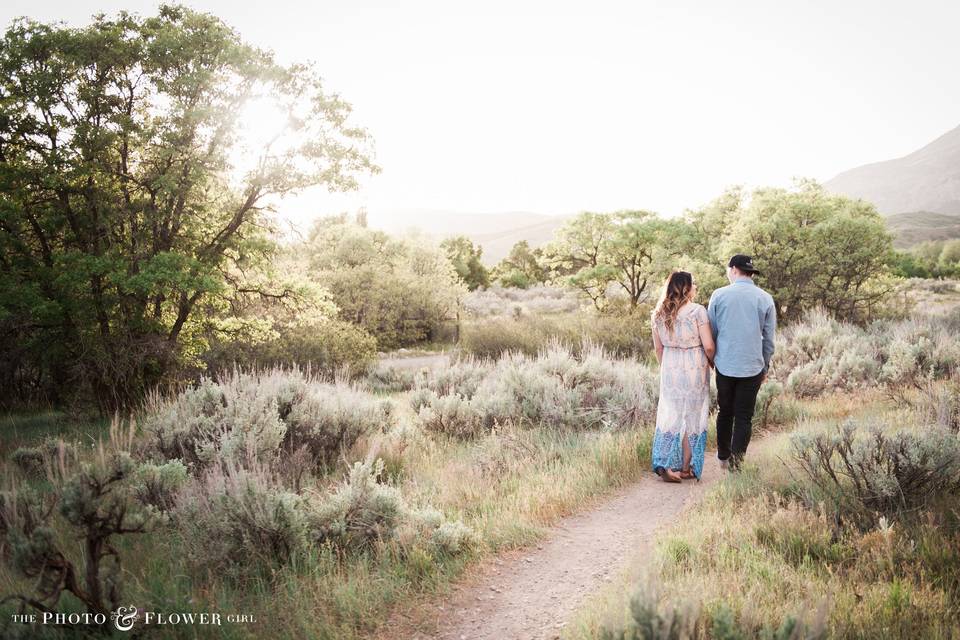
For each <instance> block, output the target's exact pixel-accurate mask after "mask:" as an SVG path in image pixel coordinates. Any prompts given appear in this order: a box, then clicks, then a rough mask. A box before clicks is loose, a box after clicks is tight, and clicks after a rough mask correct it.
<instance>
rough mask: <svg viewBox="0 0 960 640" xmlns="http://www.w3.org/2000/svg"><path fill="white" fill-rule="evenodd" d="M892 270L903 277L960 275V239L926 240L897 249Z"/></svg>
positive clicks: (947, 276) (955, 276) (953, 276)
mask: <svg viewBox="0 0 960 640" xmlns="http://www.w3.org/2000/svg"><path fill="white" fill-rule="evenodd" d="M894 271H895V273H896V274H897V275H899V276H901V277H904V278H957V277H960V239H954V240H933V241H927V242H922V243H920V244H918V245H915V246H913V247H910V248H909V249H907V250H905V251H898V252H897V253H896V259H895V262H894Z"/></svg>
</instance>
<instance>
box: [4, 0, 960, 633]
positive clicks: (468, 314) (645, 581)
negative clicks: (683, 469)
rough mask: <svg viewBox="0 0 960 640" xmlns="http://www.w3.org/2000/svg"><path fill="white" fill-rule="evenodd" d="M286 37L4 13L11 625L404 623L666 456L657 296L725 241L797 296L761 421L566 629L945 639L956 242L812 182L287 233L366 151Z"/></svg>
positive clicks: (781, 311) (362, 628) (289, 629)
mask: <svg viewBox="0 0 960 640" xmlns="http://www.w3.org/2000/svg"><path fill="white" fill-rule="evenodd" d="M281 59H283V57H282V56H278V55H275V54H274V52H272V51H270V50H268V49H263V48H260V47H258V46H255V45H254V44H251V43H250V42H248V41H246V40H245V39H244V38H243V37H242V36H241V34H240V33H239V32H238V31H237V30H235V29H233V28H232V27H230V26H229V25H227V24H226V23H225V22H224V21H223V20H221V19H220V18H219V17H217V16H215V15H212V14H209V13H204V12H200V11H195V10H193V9H190V8H189V7H186V6H181V5H161V6H159V7H157V9H156V11H155V13H154V14H151V15H146V16H145V15H139V14H134V13H127V12H119V13H117V14H115V15H107V14H97V15H96V16H94V17H93V18H92V19H91V20H90V21H89V22H88V23H86V24H83V25H78V26H70V25H68V24H67V23H65V22H50V23H43V22H39V21H35V20H30V19H20V20H15V21H13V22H12V23H11V24H10V25H9V28H8V29H7V30H6V31H5V32H4V33H3V35H2V37H0V96H2V98H3V99H2V100H0V141H2V158H0V389H2V391H3V393H2V394H0V411H2V415H0V559H2V563H0V636H2V637H4V638H20V637H23V638H27V637H47V638H67V637H84V636H92V635H97V636H100V637H102V636H103V635H108V634H110V633H116V634H119V635H123V634H125V633H126V631H125V630H124V628H122V626H123V625H125V624H127V622H126V621H127V620H128V619H130V618H129V617H124V616H125V615H127V616H130V614H131V612H132V611H134V610H135V611H136V612H137V613H138V614H141V615H138V616H137V617H136V619H135V620H134V626H135V629H134V633H135V634H138V635H143V636H145V637H146V636H156V637H170V638H195V637H208V636H212V637H221V638H261V637H271V638H290V639H294V638H330V639H346V640H350V639H353V638H364V637H372V636H377V635H384V634H389V632H391V631H393V630H395V629H397V628H399V627H397V626H395V624H394V623H395V621H396V620H397V619H398V616H403V615H405V614H407V613H410V615H411V616H415V615H416V613H417V612H418V610H419V609H420V608H421V607H422V608H427V607H428V606H429V604H430V603H436V602H442V601H443V598H444V597H446V596H448V595H449V594H450V593H451V591H452V590H453V589H455V587H456V585H457V584H458V580H459V579H460V578H461V577H463V576H465V575H467V574H468V573H469V572H470V571H471V570H473V569H475V568H476V567H478V566H480V565H481V563H482V562H483V561H485V560H490V559H492V558H499V557H501V555H502V554H504V553H505V552H508V551H511V550H517V549H530V548H531V547H533V546H535V545H536V544H537V543H538V542H545V541H546V539H547V538H548V537H549V536H550V535H551V534H550V527H551V525H555V524H558V523H562V522H563V519H564V517H565V516H568V515H570V514H574V513H578V512H586V511H589V510H590V509H591V508H592V507H595V506H596V505H598V504H600V503H601V502H602V501H603V500H604V499H607V498H609V497H610V496H611V494H613V493H615V492H616V490H617V489H620V488H629V487H636V486H638V485H641V484H643V483H644V482H647V483H649V482H651V481H652V480H653V479H652V478H651V477H650V455H651V451H650V450H651V440H652V436H653V427H654V422H655V417H656V409H657V401H658V394H659V373H658V369H657V366H656V363H655V360H654V356H653V353H652V350H651V340H650V317H651V311H652V309H653V305H654V304H655V301H656V300H657V298H658V296H659V295H660V293H661V288H662V286H663V283H664V280H665V278H666V277H667V276H669V275H670V274H671V273H672V272H673V271H674V270H686V271H689V272H691V273H692V274H694V276H695V278H696V281H697V285H698V289H697V291H698V296H699V297H698V299H697V302H700V303H704V304H706V303H707V302H708V301H709V299H710V294H711V293H712V292H713V291H714V290H716V289H717V288H718V287H721V286H724V285H725V284H727V280H726V275H725V268H726V265H727V262H728V260H729V259H730V256H731V255H735V254H749V255H752V256H753V257H754V259H755V260H756V262H757V264H758V266H759V267H760V269H761V271H762V275H761V276H759V279H758V284H759V285H760V286H762V287H763V288H764V289H765V290H767V291H768V292H769V293H770V294H771V295H772V297H773V300H774V304H775V309H776V313H777V316H778V321H779V322H780V333H779V342H778V348H777V353H776V356H775V359H774V361H773V363H772V368H771V370H770V375H769V377H768V379H767V381H766V383H765V384H764V385H763V387H762V389H761V390H760V396H759V399H758V410H757V413H756V417H755V427H756V429H757V430H758V432H765V433H766V434H767V435H766V436H765V437H764V439H763V440H762V441H760V442H759V443H758V446H757V447H756V450H755V452H754V453H752V455H751V459H750V463H749V465H748V467H747V468H746V469H745V471H744V472H743V473H742V474H740V475H737V476H733V477H730V478H726V479H724V480H723V481H721V482H720V483H719V484H718V485H717V486H716V488H715V489H713V490H712V493H711V494H710V496H709V497H708V498H707V499H706V500H704V501H703V502H702V503H701V504H700V505H699V506H698V507H696V508H695V509H694V510H693V511H690V512H689V514H686V515H684V516H683V518H682V520H681V521H680V522H678V523H677V524H676V526H675V527H673V528H671V529H670V530H669V531H667V532H665V533H664V535H663V536H662V540H661V544H660V545H659V546H658V547H657V551H656V553H655V554H654V555H653V556H650V557H647V556H645V557H643V558H640V559H638V562H639V564H640V565H642V566H643V567H644V570H645V571H646V573H645V574H644V575H643V576H626V575H625V576H624V577H623V580H622V581H621V582H619V583H618V584H617V585H616V589H614V588H613V587H611V593H604V594H598V595H597V597H596V599H595V600H593V601H592V602H591V603H590V604H589V606H587V607H585V608H584V609H583V610H581V611H580V613H579V614H577V619H576V620H575V621H573V622H572V623H571V624H570V625H568V626H567V627H566V628H565V630H564V633H566V634H568V635H569V637H571V638H573V637H576V638H582V637H590V638H592V637H600V638H640V637H643V638H651V637H664V638H684V637H691V638H738V637H756V636H758V635H759V636H761V637H770V638H788V637H790V638H798V637H821V636H824V635H826V636H829V637H838V638H857V637H875V636H877V635H883V636H892V637H904V638H906V637H917V636H925V637H943V638H946V637H950V636H951V635H954V636H955V635H958V633H957V620H958V607H957V597H958V583H957V575H958V570H957V569H958V564H960V562H958V557H957V549H958V548H960V545H958V544H957V543H958V541H960V539H958V517H957V507H958V502H957V500H958V491H960V487H958V484H957V478H958V477H960V469H958V468H957V465H958V464H960V463H958V459H960V452H958V450H957V447H958V440H957V438H958V436H957V432H958V422H960V418H958V411H960V409H958V405H960V400H958V386H960V381H958V367H960V342H958V340H957V338H956V336H957V335H958V333H960V315H958V312H957V308H958V307H960V305H958V302H960V291H958V288H957V283H956V281H954V280H951V279H950V278H954V277H956V275H957V274H958V273H960V241H957V240H955V239H953V240H950V239H945V238H944V239H941V238H932V239H931V240H930V242H927V243H921V244H920V245H916V246H909V247H904V248H903V249H897V248H895V246H894V240H895V238H894V234H893V232H892V231H891V228H892V227H891V226H890V225H889V224H888V223H889V221H888V219H886V218H884V217H883V216H882V215H881V213H880V212H879V211H878V210H877V208H876V206H874V204H872V203H871V202H869V201H867V200H864V199H859V198H853V197H848V196H845V195H840V194H839V193H836V192H831V191H829V190H827V189H825V188H824V187H823V186H821V185H819V184H817V183H816V182H815V181H812V180H805V179H799V180H797V181H796V182H795V183H794V184H793V185H792V186H789V187H780V186H778V187H757V188H755V189H752V190H747V189H744V188H741V187H731V188H728V189H727V190H726V191H724V192H723V193H721V194H719V195H718V196H717V197H716V198H715V199H714V200H712V201H710V202H708V203H706V204H704V205H703V206H700V207H699V208H696V209H688V210H684V211H683V213H681V214H679V215H673V216H670V215H666V216H661V215H659V214H658V213H656V212H653V211H649V210H646V209H629V210H617V211H608V212H594V211H582V212H580V213H578V214H576V215H574V216H570V217H566V218H564V220H563V222H562V224H559V225H558V226H557V227H556V229H555V231H554V232H553V233H552V236H551V237H550V238H549V239H547V240H546V241H545V242H540V241H539V240H538V241H537V242H535V243H534V244H535V245H536V246H534V245H532V244H531V242H529V241H527V240H520V241H518V242H516V243H515V244H514V246H513V247H512V248H511V250H510V252H509V254H508V255H507V256H505V257H504V258H503V259H502V260H500V261H499V262H498V263H497V264H496V265H489V264H485V263H484V261H483V251H484V247H483V246H482V245H481V244H480V243H479V241H476V238H474V239H471V238H470V237H467V236H466V235H459V236H453V237H445V238H436V237H432V236H430V235H427V234H425V233H420V232H410V233H403V234H391V233H387V232H386V231H384V230H382V229H378V228H374V227H373V226H371V225H370V224H369V222H370V221H369V219H368V215H367V211H366V209H365V208H363V207H360V208H358V209H357V210H355V211H343V212H340V213H332V212H326V215H320V214H321V213H322V212H316V213H317V215H316V216H314V217H313V219H312V221H311V225H310V227H309V229H304V230H303V232H302V233H299V232H297V233H287V232H286V231H285V229H284V224H283V221H284V217H283V216H284V213H285V205H286V203H287V202H289V201H285V200H284V198H286V197H287V196H295V195H297V194H301V195H302V194H303V193H304V192H306V191H307V190H309V189H318V190H319V191H328V192H343V191H352V190H357V189H360V188H361V185H362V184H363V181H364V180H366V179H367V178H369V177H370V176H372V175H375V174H376V173H378V172H379V171H380V167H379V166H378V165H377V164H376V163H375V162H374V157H375V153H374V146H373V139H372V136H371V134H370V133H369V132H368V131H367V130H366V129H364V128H363V126H362V125H361V124H360V123H357V122H354V118H355V114H354V111H353V109H352V107H351V105H350V104H349V103H348V102H347V101H346V100H345V99H344V98H342V97H341V96H340V95H338V94H337V93H334V92H332V91H331V90H330V89H328V87H327V85H326V83H325V82H324V80H323V78H322V77H321V75H320V73H319V71H320V70H319V69H317V68H316V67H314V66H313V65H312V64H303V63H296V62H293V63H289V64H287V63H283V62H281ZM251 113H254V114H261V115H262V117H256V118H253V119H252V120H253V122H251V118H250V115H251ZM710 437H711V438H714V436H713V435H711V436H710ZM688 486H689V485H688ZM636 586H639V587H641V589H640V593H639V594H638V595H637V596H636V597H633V598H631V599H628V600H627V601H623V600H618V598H616V597H615V595H616V594H615V593H613V591H616V590H620V591H624V590H627V591H631V592H632V591H633V590H634V587H636ZM147 612H151V613H158V614H163V615H164V616H165V617H164V620H165V621H166V623H161V622H159V621H158V620H157V618H156V617H153V618H152V619H150V618H148V617H147V615H146V613H147ZM213 612H217V613H219V614H221V615H223V616H226V617H228V619H227V620H225V621H224V622H225V624H216V625H207V624H203V623H201V624H193V623H184V624H176V623H173V616H174V615H176V616H177V618H176V619H177V620H179V621H180V622H182V621H183V617H184V616H188V615H194V616H199V615H201V614H210V613H213ZM45 617H51V618H52V620H53V624H43V623H37V622H36V620H37V619H44V618H45ZM91 621H92V622H91Z"/></svg>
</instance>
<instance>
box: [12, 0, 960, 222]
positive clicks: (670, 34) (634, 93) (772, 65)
mask: <svg viewBox="0 0 960 640" xmlns="http://www.w3.org/2000/svg"><path fill="white" fill-rule="evenodd" d="M156 4H157V3H155V2H142V1H139V0H128V1H126V2H115V1H112V0H111V1H107V0H69V1H64V2H50V1H46V2H43V1H41V2H38V1H37V0H32V1H23V0H12V1H11V0H7V1H6V2H4V3H3V5H2V6H0V18H2V19H3V22H4V24H6V23H7V22H8V21H9V20H10V19H11V18H13V17H15V16H20V15H28V16H30V17H33V18H36V19H40V20H55V19H62V20H66V21H67V22H70V23H82V22H84V21H86V20H87V18H88V17H89V15H91V14H93V13H95V12H98V11H104V12H107V13H112V12H114V11H116V10H118V9H119V8H125V9H128V10H132V11H137V12H140V13H151V12H152V11H153V10H154V8H155V7H156ZM186 4H188V5H190V6H192V7H194V8H196V9H201V10H206V11H210V12H213V13H215V14H217V15H219V16H220V17H222V18H223V19H224V20H226V22H227V23H229V24H231V25H232V26H234V27H235V28H236V29H237V30H238V31H239V32H240V33H241V34H242V35H243V36H244V37H245V38H246V39H248V40H249V41H251V42H253V43H255V44H257V45H260V46H263V47H268V48H271V49H273V50H274V51H276V52H277V54H278V57H279V59H280V60H282V61H286V62H292V61H298V60H304V59H310V60H314V61H316V62H317V66H318V69H319V70H320V72H321V73H322V75H323V76H324V78H325V79H326V82H327V87H328V89H329V90H331V91H335V92H337V93H340V94H341V95H342V96H343V97H344V98H345V99H347V100H348V101H349V102H351V103H352V104H353V105H354V108H355V115H356V120H355V122H357V123H358V124H361V125H363V126H366V127H367V128H368V129H369V130H370V132H371V133H372V135H373V137H374V139H375V141H376V160H377V162H378V163H379V164H380V165H381V166H382V167H383V173H382V174H380V175H379V176H376V177H375V178H372V179H369V180H367V181H366V183H365V185H364V188H363V189H362V191H360V192H359V193H356V194H352V195H350V196H348V197H330V196H327V195H326V194H325V193H312V194H307V195H306V196H303V197H301V198H299V199H298V200H297V201H295V202H289V203H287V204H286V205H285V206H286V210H285V212H286V213H287V214H288V215H289V216H291V217H292V218H294V219H297V220H299V221H303V222H305V221H306V219H307V218H309V217H312V216H313V215H315V214H320V213H330V212H335V211H338V210H341V209H354V208H356V207H358V206H361V205H363V206H366V207H367V208H368V209H370V210H371V211H373V212H382V211H387V210H394V209H411V208H428V209H450V210H456V211H464V212H485V211H518V210H525V211H536V212H541V213H572V212H576V211H580V210H584V209H589V210H595V211H603V210H612V209H618V208H627V207H629V208H646V209H652V210H655V211H659V212H660V213H662V214H664V215H675V214H677V213H680V212H681V211H682V210H683V209H684V208H687V207H696V206H698V205H700V204H703V203H705V202H706V201H708V200H710V199H711V198H712V197H714V196H716V195H717V194H719V193H720V192H721V191H722V190H723V189H724V188H725V187H726V186H728V185H732V184H747V185H758V184H776V185H787V184H789V182H790V180H791V178H792V177H794V176H810V177H814V178H817V179H820V180H827V179H829V178H830V177H832V176H833V175H834V174H836V173H837V172H839V171H841V170H844V169H847V168H852V167H854V166H857V165H860V164H864V163H867V162H872V161H877V160H884V159H887V158H892V157H898V156H901V155H904V154H906V153H908V152H910V151H912V150H914V149H916V148H918V147H920V146H922V145H923V144H925V143H927V142H929V141H931V140H933V139H934V138H935V137H937V136H938V135H940V134H942V133H944V132H946V131H947V130H949V129H952V128H953V127H956V126H957V125H958V124H960V109H958V105H960V83H958V82H956V78H957V76H956V64H957V61H958V60H960V38H958V37H957V27H958V25H960V3H958V2H947V1H943V2H934V1H930V0H913V1H911V2H905V1H898V2H890V1H887V0H832V1H828V0H814V1H802V2H801V1H790V2H785V1H776V2H771V1H769V0H744V1H740V2H731V1H722V0H679V1H670V2H666V1H663V2H651V1H648V0H633V1H624V2H609V1H605V0H590V1H583V2H578V3H570V2H563V1H559V0H545V1H537V2H532V1H527V2H524V1H522V0H512V1H509V2H502V1H500V0H484V1H483V2H476V1H475V2H471V3H463V2H454V1H450V0H447V1H443V0H438V1H433V2H428V1H403V2H397V1H395V2H369V1H365V0H349V1H347V0H319V1H315V2H291V1H288V0H267V1H263V2H256V3H251V2H241V1H231V0H206V1H194V2H187V3H186Z"/></svg>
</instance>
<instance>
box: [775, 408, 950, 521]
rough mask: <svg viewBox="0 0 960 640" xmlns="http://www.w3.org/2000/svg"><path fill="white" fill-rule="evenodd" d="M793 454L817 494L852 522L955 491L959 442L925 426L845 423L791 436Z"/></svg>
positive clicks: (909, 507) (912, 506)
mask: <svg viewBox="0 0 960 640" xmlns="http://www.w3.org/2000/svg"><path fill="white" fill-rule="evenodd" d="M791 443H792V446H793V456H794V459H795V460H796V461H797V463H798V465H799V466H800V468H801V469H802V470H803V472H804V473H805V475H806V476H807V478H808V480H809V481H810V482H811V483H812V484H813V486H814V487H816V488H817V489H818V491H819V493H820V494H821V495H822V497H825V498H826V499H827V500H828V502H829V503H832V504H833V505H835V506H836V508H837V513H838V514H839V516H838V517H845V518H847V519H849V520H850V521H851V524H854V525H856V526H861V527H863V526H866V527H869V526H872V525H873V524H875V523H876V522H877V520H878V518H879V517H880V516H893V515H902V514H905V513H910V512H914V511H916V510H918V509H919V508H921V507H923V506H924V505H926V504H927V503H928V502H929V501H931V500H936V499H938V498H940V497H943V496H947V495H958V494H960V440H958V438H957V436H956V434H955V433H952V432H950V431H947V430H945V429H940V428H937V427H932V428H928V429H916V430H900V431H892V432H891V431H888V430H886V429H884V428H882V427H880V426H876V425H858V424H857V423H854V422H846V423H844V424H841V425H838V426H836V427H835V428H833V429H829V430H825V431H821V432H818V433H814V434H808V433H799V434H795V435H794V436H793V438H792V441H791Z"/></svg>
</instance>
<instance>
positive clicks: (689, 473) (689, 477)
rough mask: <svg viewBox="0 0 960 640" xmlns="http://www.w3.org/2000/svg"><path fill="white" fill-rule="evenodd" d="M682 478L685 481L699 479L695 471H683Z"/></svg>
mask: <svg viewBox="0 0 960 640" xmlns="http://www.w3.org/2000/svg"><path fill="white" fill-rule="evenodd" d="M680 477H681V478H682V479H684V480H693V479H694V478H696V477H697V474H695V473H694V472H693V471H681V472H680Z"/></svg>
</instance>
